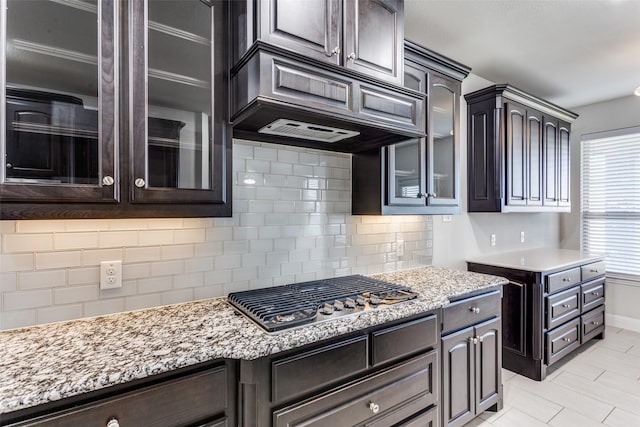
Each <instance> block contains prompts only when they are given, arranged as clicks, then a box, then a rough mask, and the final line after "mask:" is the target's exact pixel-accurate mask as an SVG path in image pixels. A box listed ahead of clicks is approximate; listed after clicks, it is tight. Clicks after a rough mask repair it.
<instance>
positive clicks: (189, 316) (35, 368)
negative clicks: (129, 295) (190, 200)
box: [0, 267, 507, 414]
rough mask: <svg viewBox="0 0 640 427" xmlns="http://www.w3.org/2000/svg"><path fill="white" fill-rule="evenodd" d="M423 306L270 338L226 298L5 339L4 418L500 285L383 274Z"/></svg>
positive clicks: (1, 353)
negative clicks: (407, 289)
mask: <svg viewBox="0 0 640 427" xmlns="http://www.w3.org/2000/svg"><path fill="white" fill-rule="evenodd" d="M373 277H375V278H378V279H381V280H386V281H389V282H394V283H398V284H403V285H407V286H411V287H412V288H413V289H414V290H415V291H417V292H419V293H420V296H419V298H417V299H415V300H412V301H409V302H406V303H403V304H399V305H396V306H390V307H381V308H380V309H378V310H373V311H369V312H364V313H361V314H358V315H354V316H348V317H342V318H340V319H336V320H333V321H328V322H323V323H319V324H316V325H310V326H305V327H302V328H298V329H293V330H288V331H285V332H281V333H278V334H269V333H267V332H265V331H264V330H263V329H261V328H260V327H258V326H257V325H255V324H254V323H252V322H251V321H250V320H248V319H247V318H245V317H244V316H243V315H240V314H238V313H237V312H236V311H235V310H234V309H233V308H232V307H231V306H230V305H229V304H227V302H226V298H225V297H221V298H214V299H209V300H202V301H195V302H189V303H183V304H175V305H169V306H163V307H158V308H153V309H147V310H139V311H133V312H126V313H119V314H114V315H109V316H101V317H95V318H88V319H80V320H76V321H70V322H62V323H55V324H49V325H42V326H35V327H31V328H24V329H15V330H9V331H3V332H0V414H2V413H7V412H12V411H16V410H20V409H25V408H28V407H31V406H35V405H39V404H43V403H47V402H51V401H55V400H59V399H63V398H66V397H71V396H75V395H78V394H81V393H86V392H90V391H94V390H98V389H101V388H104V387H109V386H112V385H116V384H121V383H125V382H127V381H131V380H134V379H141V378H145V377H148V376H151V375H155V374H159V373H162V372H167V371H171V370H174V369H177V368H182V367H187V366H191V365H194V364H197V363H201V362H206V361H210V360H215V359H220V358H228V359H246V360H251V359H256V358H259V357H263V356H267V355H270V354H274V353H278V352H281V351H284V350H289V349H293V348H296V347H300V346H303V345H306V344H310V343H313V342H317V341H320V340H324V339H328V338H333V337H336V336H339V335H342V334H346V333H349V332H353V331H357V330H360V329H364V328H368V327H371V326H375V325H379V324H383V323H386V322H389V321H393V320H397V319H402V318H405V317H409V316H412V315H415V314H420V313H423V312H426V311H429V310H433V309H436V308H440V307H442V306H444V305H447V304H448V303H449V299H450V298H453V297H457V296H460V295H464V294H467V293H471V292H475V291H478V290H480V289H483V288H491V287H495V286H500V285H503V284H505V283H507V281H506V280H505V279H502V278H500V277H495V276H488V275H484V274H478V273H470V272H464V271H456V270H450V269H444V268H438V267H422V268H416V269H412V270H406V271H400V272H394V273H384V274H376V275H373Z"/></svg>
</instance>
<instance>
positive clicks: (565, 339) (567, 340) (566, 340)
mask: <svg viewBox="0 0 640 427" xmlns="http://www.w3.org/2000/svg"><path fill="white" fill-rule="evenodd" d="M562 340H563V341H564V342H571V338H562Z"/></svg>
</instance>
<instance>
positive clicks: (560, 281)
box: [547, 268, 582, 294]
mask: <svg viewBox="0 0 640 427" xmlns="http://www.w3.org/2000/svg"><path fill="white" fill-rule="evenodd" d="M581 277H582V276H581V273H580V268H572V269H571V270H565V271H561V272H559V273H554V274H550V275H548V276H547V293H548V294H552V293H554V292H557V291H559V290H562V289H566V288H570V287H571V286H574V285H577V284H578V283H580V281H581Z"/></svg>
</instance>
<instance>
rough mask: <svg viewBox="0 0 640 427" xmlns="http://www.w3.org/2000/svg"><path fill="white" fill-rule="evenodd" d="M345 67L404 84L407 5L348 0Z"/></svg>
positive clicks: (394, 0) (390, 0)
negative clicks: (405, 8) (403, 69)
mask: <svg viewBox="0 0 640 427" xmlns="http://www.w3.org/2000/svg"><path fill="white" fill-rule="evenodd" d="M344 5H345V10H344V13H345V19H346V23H345V34H344V40H345V41H344V49H345V50H344V58H345V59H344V60H345V64H344V65H345V66H346V67H348V68H351V69H353V70H356V71H360V72H362V73H364V74H369V75H372V76H374V77H377V78H380V79H382V80H385V81H388V82H392V83H396V84H401V83H402V74H401V72H402V63H403V58H404V25H403V22H404V3H403V2H402V1H399V0H359V1H347V2H345V3H344Z"/></svg>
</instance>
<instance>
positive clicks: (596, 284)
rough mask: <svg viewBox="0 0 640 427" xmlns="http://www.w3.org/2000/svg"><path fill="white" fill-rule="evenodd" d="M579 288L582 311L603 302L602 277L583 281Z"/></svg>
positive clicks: (584, 311)
mask: <svg viewBox="0 0 640 427" xmlns="http://www.w3.org/2000/svg"><path fill="white" fill-rule="evenodd" d="M581 288H582V312H583V313H586V312H587V311H589V310H591V309H592V308H595V307H597V306H599V305H600V304H604V278H602V279H599V280H594V281H593V282H590V283H584V284H583V285H582V286H581Z"/></svg>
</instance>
